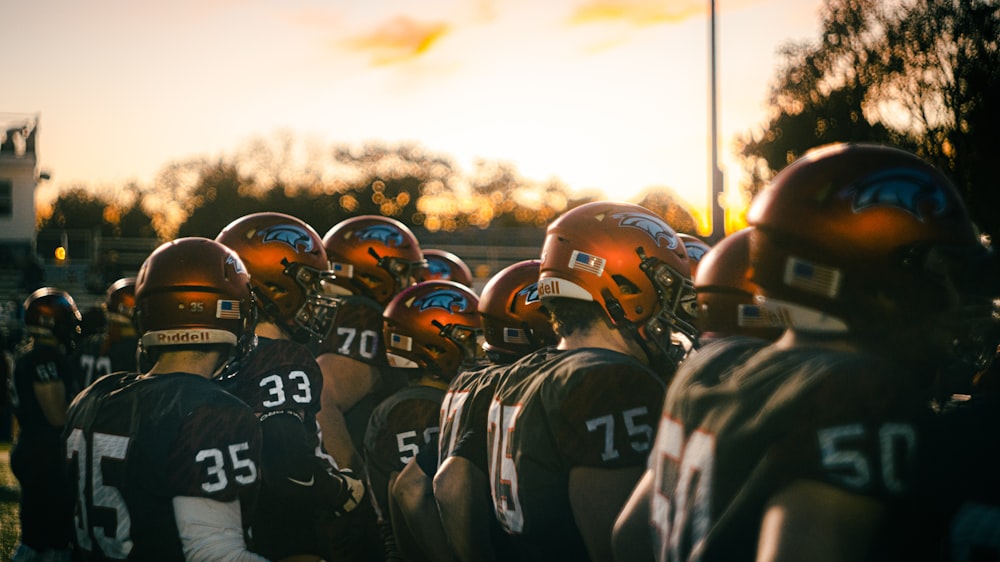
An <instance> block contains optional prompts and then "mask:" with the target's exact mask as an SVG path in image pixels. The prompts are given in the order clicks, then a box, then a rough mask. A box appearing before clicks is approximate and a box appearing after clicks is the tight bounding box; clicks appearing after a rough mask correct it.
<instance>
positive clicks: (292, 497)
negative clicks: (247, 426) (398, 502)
mask: <svg viewBox="0 0 1000 562" xmlns="http://www.w3.org/2000/svg"><path fill="white" fill-rule="evenodd" d="M260 426H261V433H262V436H263V446H262V447H261V477H262V478H263V479H264V481H265V482H266V483H267V484H268V486H270V487H272V489H273V490H275V491H276V492H277V493H278V494H280V495H281V496H282V497H284V498H286V499H287V500H288V501H289V502H292V503H294V504H296V505H301V506H302V508H303V509H312V510H323V511H332V512H333V513H334V514H343V513H348V512H350V511H352V510H353V509H354V508H355V507H357V506H358V504H359V503H360V502H361V500H362V499H363V498H364V494H365V490H364V484H363V482H362V481H360V480H358V479H355V478H353V477H351V476H348V475H345V474H341V473H335V472H330V471H329V470H327V468H328V465H327V464H324V463H323V462H322V461H321V460H320V459H319V458H317V457H316V455H315V452H314V451H313V449H312V446H311V444H310V441H309V438H308V437H309V436H308V435H306V433H305V430H304V429H303V425H302V417H301V414H300V413H299V412H295V411H292V410H281V411H274V412H267V413H265V414H263V415H261V416H260Z"/></svg>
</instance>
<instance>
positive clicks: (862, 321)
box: [747, 144, 996, 353]
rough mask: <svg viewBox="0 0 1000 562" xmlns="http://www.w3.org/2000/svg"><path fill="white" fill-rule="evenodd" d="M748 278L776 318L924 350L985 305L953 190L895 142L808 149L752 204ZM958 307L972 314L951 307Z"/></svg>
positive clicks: (978, 261)
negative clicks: (778, 315)
mask: <svg viewBox="0 0 1000 562" xmlns="http://www.w3.org/2000/svg"><path fill="white" fill-rule="evenodd" d="M747 219H748V223H749V224H750V225H752V226H753V227H754V231H753V232H752V234H751V235H750V261H751V267H752V271H753V273H752V277H751V280H752V281H753V282H755V283H757V284H758V285H759V286H760V288H761V291H762V293H763V295H764V296H765V298H766V299H767V301H768V307H769V308H773V309H774V310H776V311H778V312H779V313H780V314H781V315H782V320H783V322H785V323H786V324H788V325H790V326H792V327H794V328H798V329H801V330H808V331H819V332H834V333H836V332H847V331H850V332H851V333H852V334H853V335H855V336H858V337H859V338H860V339H861V340H862V341H866V342H870V343H873V344H876V345H880V346H883V347H884V346H886V345H887V344H888V346H889V349H899V350H900V351H905V352H910V353H912V352H925V351H930V349H939V348H938V347H937V346H934V345H932V346H927V345H920V344H917V343H916V342H928V340H929V339H933V340H935V342H936V343H938V344H944V345H946V346H952V345H954V342H955V341H956V337H955V335H954V332H953V331H952V330H953V329H954V328H955V327H956V326H955V325H956V324H957V325H965V326H966V327H968V326H969V325H970V324H969V322H970V321H972V322H973V324H978V322H977V319H978V320H983V319H984V318H987V317H989V316H990V314H992V313H993V312H994V311H993V306H994V304H993V303H994V302H995V301H994V299H995V297H996V288H995V287H994V286H989V284H995V280H991V279H990V275H989V274H988V268H989V267H992V262H993V259H994V257H993V256H992V255H990V251H989V249H988V248H987V247H986V246H985V245H984V244H983V243H982V242H981V239H980V237H979V235H978V234H977V232H976V228H975V226H974V225H973V223H972V221H971V220H970V218H969V214H968V211H967V209H966V207H965V205H964V203H963V202H962V200H961V198H960V196H959V193H958V191H957V190H956V188H955V187H954V186H953V185H952V183H951V181H950V180H949V179H948V178H947V177H946V176H945V175H944V174H943V173H942V172H941V171H940V170H938V169H937V168H935V167H933V166H932V165H931V164H929V163H927V162H925V161H924V160H922V159H920V158H919V157H917V156H915V155H913V154H911V153H909V152H906V151H904V150H900V149H897V148H892V147H886V146H878V145H872V144H835V145H829V146H825V147H821V148H818V149H815V150H813V151H810V152H809V153H807V154H806V155H804V156H803V157H802V158H800V159H799V160H797V161H795V162H793V163H792V164H791V165H789V166H788V167H786V168H785V169H784V170H782V171H781V172H780V173H778V174H777V175H776V176H775V177H774V179H773V180H772V181H771V183H770V185H769V186H768V187H767V188H766V189H764V190H763V191H762V192H761V193H760V194H759V195H758V196H757V197H756V198H755V199H754V201H753V202H752V203H751V206H750V209H749V211H748V214H747ZM959 311H964V312H965V313H968V314H971V316H967V315H964V314H963V315H959V316H963V318H961V319H960V318H959V317H957V316H955V314H956V313H958V312H959Z"/></svg>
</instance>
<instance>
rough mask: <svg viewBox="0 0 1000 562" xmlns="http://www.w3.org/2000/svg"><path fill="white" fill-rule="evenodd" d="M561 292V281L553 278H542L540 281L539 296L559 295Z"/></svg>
mask: <svg viewBox="0 0 1000 562" xmlns="http://www.w3.org/2000/svg"><path fill="white" fill-rule="evenodd" d="M558 294H559V281H555V280H552V279H542V280H541V281H539V282H538V296H539V297H544V296H548V295H558Z"/></svg>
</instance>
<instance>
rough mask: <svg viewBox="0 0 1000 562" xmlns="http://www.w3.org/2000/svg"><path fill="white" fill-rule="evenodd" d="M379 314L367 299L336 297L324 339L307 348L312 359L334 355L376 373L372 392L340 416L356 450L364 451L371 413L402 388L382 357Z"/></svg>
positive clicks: (379, 308)
mask: <svg viewBox="0 0 1000 562" xmlns="http://www.w3.org/2000/svg"><path fill="white" fill-rule="evenodd" d="M382 312H383V307H382V306H381V305H379V304H378V303H377V302H375V300H374V299H371V298H369V297H365V296H360V295H347V296H342V297H338V298H337V309H336V313H335V316H334V318H333V321H332V324H331V327H330V331H329V333H328V334H327V336H326V337H325V338H322V339H315V338H314V339H312V340H311V341H310V342H309V344H308V345H309V349H310V351H312V353H313V355H314V356H317V357H318V356H320V355H322V354H324V353H334V354H337V355H340V356H343V357H347V358H348V359H352V360H354V361H360V362H361V363H364V364H366V365H370V366H372V367H373V368H375V369H377V370H378V373H379V374H378V380H377V381H376V382H375V387H374V388H373V389H372V391H371V392H370V393H369V394H367V395H366V396H364V397H363V398H361V400H359V401H358V402H357V403H356V404H354V405H353V406H352V407H351V408H350V409H348V410H347V411H345V412H344V413H343V414H344V422H345V423H346V424H347V431H348V433H349V434H350V435H351V440H352V441H353V442H354V446H355V448H357V449H358V450H361V449H362V448H363V447H364V440H365V432H366V431H367V430H368V420H369V418H370V417H371V414H372V411H374V409H375V407H376V406H378V404H379V403H380V402H382V400H385V399H386V398H388V397H389V395H391V394H392V393H393V392H395V391H397V390H399V389H400V388H403V387H404V386H406V377H405V375H400V374H398V373H397V370H395V369H393V368H392V367H390V366H389V362H388V360H387V359H386V356H385V343H384V342H383V341H382V323H383V320H382ZM334 375H336V373H334Z"/></svg>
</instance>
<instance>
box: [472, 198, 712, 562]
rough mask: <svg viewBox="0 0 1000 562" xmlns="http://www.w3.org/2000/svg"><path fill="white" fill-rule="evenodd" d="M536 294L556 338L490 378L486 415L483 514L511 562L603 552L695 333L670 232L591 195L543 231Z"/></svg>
mask: <svg viewBox="0 0 1000 562" xmlns="http://www.w3.org/2000/svg"><path fill="white" fill-rule="evenodd" d="M538 291H539V295H540V296H541V298H542V304H543V305H544V306H545V308H546V309H547V310H548V312H549V313H550V314H551V316H552V319H553V326H554V330H555V333H556V334H557V335H558V336H559V338H560V342H559V344H558V346H556V347H554V348H553V347H550V348H545V349H542V350H540V351H537V352H535V353H533V354H530V355H528V356H526V357H525V358H523V359H522V360H520V361H518V362H516V363H514V364H512V365H511V366H509V367H508V368H507V369H504V370H502V371H501V372H500V373H499V375H498V376H499V377H500V379H499V381H498V382H497V385H496V390H495V392H494V396H493V402H492V404H491V405H490V409H489V414H488V433H487V436H488V443H489V452H490V457H489V481H490V488H491V492H492V499H493V506H494V512H495V514H496V517H497V520H498V521H499V522H500V524H501V525H502V526H503V528H504V529H505V530H506V532H507V533H508V534H510V535H511V539H512V541H513V543H514V546H515V548H516V549H517V551H518V553H519V555H520V557H521V558H522V559H524V560H610V559H611V541H610V538H611V527H612V523H613V521H614V518H615V516H616V515H617V514H618V512H619V510H620V509H621V506H622V504H624V502H625V499H626V498H627V497H628V493H629V491H630V490H631V489H632V487H633V486H634V485H635V483H636V481H637V480H638V478H639V476H640V475H641V473H642V469H643V467H644V466H645V461H646V456H647V454H648V452H649V449H650V447H651V446H652V439H653V429H654V424H655V422H656V414H657V412H659V408H660V406H661V404H662V399H663V395H664V392H665V387H666V382H667V380H669V378H670V376H672V374H673V372H674V370H675V368H676V362H677V361H678V360H679V358H680V357H682V356H683V355H682V353H679V351H678V344H677V343H676V342H675V336H683V337H684V338H685V339H688V340H689V341H695V340H696V339H697V332H696V330H695V329H694V326H693V325H692V324H691V321H692V319H691V318H690V317H689V314H690V313H691V312H692V311H693V303H694V298H695V295H694V289H693V286H692V284H691V279H690V265H689V261H688V258H687V253H686V250H685V248H684V245H683V243H682V242H681V241H680V239H679V238H678V237H677V234H676V232H674V230H673V229H672V228H671V227H670V226H669V225H668V224H667V223H666V222H665V221H664V220H663V219H662V218H660V217H658V216H657V215H655V214H653V213H652V212H651V211H649V210H647V209H645V208H643V207H640V206H638V205H632V204H627V203H616V202H604V201H598V202H593V203H588V204H585V205H581V206H579V207H576V208H574V209H571V210H569V211H567V212H565V213H564V214H562V215H561V216H560V217H559V218H558V219H556V220H555V221H554V222H553V223H552V224H550V225H549V226H548V228H547V230H546V236H545V242H544V243H543V246H542V254H541V265H540V271H539V281H538Z"/></svg>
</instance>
